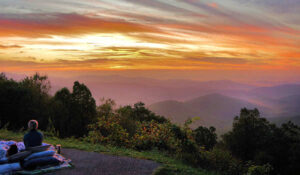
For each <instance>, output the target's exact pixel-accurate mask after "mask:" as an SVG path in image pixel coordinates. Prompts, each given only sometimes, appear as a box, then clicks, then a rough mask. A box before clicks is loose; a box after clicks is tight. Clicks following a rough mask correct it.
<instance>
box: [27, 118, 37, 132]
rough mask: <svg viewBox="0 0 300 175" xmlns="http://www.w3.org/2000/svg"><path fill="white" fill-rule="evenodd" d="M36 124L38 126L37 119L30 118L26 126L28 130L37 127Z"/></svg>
mask: <svg viewBox="0 0 300 175" xmlns="http://www.w3.org/2000/svg"><path fill="white" fill-rule="evenodd" d="M38 126H39V123H38V121H36V120H30V121H29V122H28V128H29V129H30V130H33V129H37V128H38Z"/></svg>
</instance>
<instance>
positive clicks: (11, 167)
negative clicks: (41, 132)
mask: <svg viewBox="0 0 300 175" xmlns="http://www.w3.org/2000/svg"><path fill="white" fill-rule="evenodd" d="M12 144H16V145H17V147H18V150H19V151H23V150H25V145H24V143H23V142H15V141H0V162H5V161H6V160H7V158H6V156H5V155H6V152H7V150H8V149H9V147H10V145H12ZM45 145H49V144H47V143H43V146H45ZM50 155H52V156H55V158H57V159H59V160H60V161H61V162H62V163H61V164H59V165H56V166H47V167H41V168H37V169H35V170H32V171H28V170H23V169H22V168H21V166H20V164H19V163H6V164H2V165H0V175H1V174H11V173H14V174H30V175H33V174H41V173H47V172H50V171H55V170H59V169H62V168H68V167H72V166H71V164H70V163H71V160H69V159H66V158H65V157H63V156H62V155H60V154H57V153H56V150H55V148H54V146H52V145H51V146H50V147H49V149H48V150H47V151H44V152H40V153H33V154H32V155H31V156H28V157H27V160H29V159H34V158H37V157H45V156H50Z"/></svg>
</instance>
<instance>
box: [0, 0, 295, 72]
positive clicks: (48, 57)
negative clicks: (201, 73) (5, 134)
mask: <svg viewBox="0 0 300 175" xmlns="http://www.w3.org/2000/svg"><path fill="white" fill-rule="evenodd" d="M299 7H300V3H299V2H297V1H296V0H288V1H285V3H283V1H279V0H278V1H277V0H267V1H258V0H251V1H239V0H228V1H226V2H225V1H214V2H212V1H205V0H204V1H200V0H186V1H178V0H168V1H162V0H152V1H148V0H142V1H137V0H116V1H108V0H103V1H95V0H86V1H75V0H60V1H58V0H53V1H51V2H45V1H37V0H30V1H29V0H27V1H17V0H3V1H1V2H0V62H1V69H2V70H3V71H25V70H30V71H40V70H45V71H55V70H65V71H67V70H68V71H71V70H75V71H77V70H93V71H95V70H115V69H118V70H120V69H130V70H132V69H137V70H157V69H172V70H173V69H174V70H176V69H178V70H179V69H180V70H186V69H190V70H202V69H211V70H214V69H215V70H217V69H224V70H230V69H234V70H236V69H242V70H249V69H260V70H265V69H268V70H278V69H282V70H290V69H299V68H300V62H299V60H300V53H299V46H300V38H299V35H300V24H299V23H297V19H299V18H300V16H299V13H297V12H298V11H299V10H300V9H299ZM279 13H281V14H282V15H279ZM33 58H34V59H33Z"/></svg>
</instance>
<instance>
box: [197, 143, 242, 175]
mask: <svg viewBox="0 0 300 175" xmlns="http://www.w3.org/2000/svg"><path fill="white" fill-rule="evenodd" d="M204 155H205V159H204V161H205V162H202V163H204V165H206V166H207V167H209V169H212V170H217V171H219V172H222V173H223V174H226V175H242V174H243V173H244V172H246V171H247V170H245V168H244V166H243V162H241V161H239V160H237V159H236V158H234V157H233V156H232V154H231V153H230V152H229V151H227V150H223V149H219V148H214V149H213V150H212V151H205V152H204ZM203 168H205V167H203Z"/></svg>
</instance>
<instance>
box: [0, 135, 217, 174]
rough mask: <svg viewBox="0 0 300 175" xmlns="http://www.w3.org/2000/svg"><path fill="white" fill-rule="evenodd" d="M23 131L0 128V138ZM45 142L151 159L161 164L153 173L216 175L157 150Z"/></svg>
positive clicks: (14, 137)
mask: <svg viewBox="0 0 300 175" xmlns="http://www.w3.org/2000/svg"><path fill="white" fill-rule="evenodd" d="M23 135H24V133H22V132H11V131H7V130H4V129H2V130H0V138H1V139H4V140H15V141H22V139H23ZM45 142H46V143H50V144H54V145H56V144H61V145H62V148H74V149H79V150H85V151H92V152H99V153H104V154H110V155H117V156H129V157H134V158H140V159H148V160H153V161H155V162H159V163H161V164H162V166H160V167H159V168H158V169H156V170H155V172H154V174H155V175H175V174H176V175H183V174H188V175H216V173H212V172H208V171H205V170H202V169H198V168H194V167H192V166H190V165H187V164H185V163H184V162H183V161H180V160H176V159H174V158H172V157H170V156H168V155H166V154H164V153H162V152H159V151H157V150H152V151H136V150H132V149H127V148H118V147H112V146H104V145H101V144H92V143H88V142H85V141H81V140H78V139H72V138H68V139H59V138H56V137H50V136H45Z"/></svg>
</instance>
